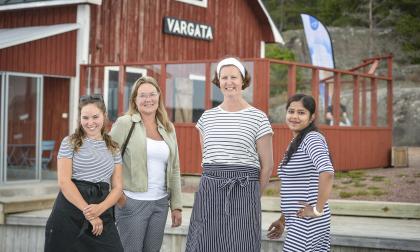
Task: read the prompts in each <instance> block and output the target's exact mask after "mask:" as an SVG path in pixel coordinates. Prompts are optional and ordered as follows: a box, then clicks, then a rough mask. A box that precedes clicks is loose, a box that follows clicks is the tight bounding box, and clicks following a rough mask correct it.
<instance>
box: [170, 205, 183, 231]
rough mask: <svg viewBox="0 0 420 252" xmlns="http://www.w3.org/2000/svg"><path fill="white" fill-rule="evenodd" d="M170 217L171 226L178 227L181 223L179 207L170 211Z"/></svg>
mask: <svg viewBox="0 0 420 252" xmlns="http://www.w3.org/2000/svg"><path fill="white" fill-rule="evenodd" d="M171 215H172V216H171V217H172V227H179V226H180V225H181V223H182V213H181V210H179V209H174V210H172V212H171Z"/></svg>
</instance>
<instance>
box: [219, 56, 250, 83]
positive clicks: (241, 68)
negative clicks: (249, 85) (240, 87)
mask: <svg viewBox="0 0 420 252" xmlns="http://www.w3.org/2000/svg"><path fill="white" fill-rule="evenodd" d="M228 65H234V66H236V67H237V68H238V69H239V71H240V72H241V74H242V78H245V67H244V65H242V63H241V62H239V60H237V59H235V58H226V59H224V60H222V61H220V62H219V64H217V68H216V73H217V77H219V78H220V69H222V67H224V66H228Z"/></svg>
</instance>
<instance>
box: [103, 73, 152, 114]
mask: <svg viewBox="0 0 420 252" xmlns="http://www.w3.org/2000/svg"><path fill="white" fill-rule="evenodd" d="M119 70H120V68H119V67H117V66H112V67H105V79H104V102H105V104H106V107H107V110H108V118H109V120H111V121H115V120H116V119H117V117H118V77H119ZM146 74H147V70H146V69H144V68H135V67H127V68H126V76H125V84H124V109H123V111H127V109H128V102H129V100H130V94H131V88H132V86H133V84H134V82H135V81H136V80H137V79H138V78H140V77H142V76H145V75H146Z"/></svg>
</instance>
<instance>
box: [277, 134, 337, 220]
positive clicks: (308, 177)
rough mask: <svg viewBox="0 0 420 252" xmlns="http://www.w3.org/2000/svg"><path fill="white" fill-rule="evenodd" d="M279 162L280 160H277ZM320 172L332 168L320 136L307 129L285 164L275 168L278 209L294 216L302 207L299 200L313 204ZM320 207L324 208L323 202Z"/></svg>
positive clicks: (326, 148)
mask: <svg viewBox="0 0 420 252" xmlns="http://www.w3.org/2000/svg"><path fill="white" fill-rule="evenodd" d="M280 164H281V163H280ZM321 172H332V173H333V172H334V168H333V166H332V164H331V160H330V157H329V152H328V146H327V143H326V141H325V138H324V136H323V135H322V134H321V133H319V132H315V131H312V132H309V133H308V134H307V135H306V136H305V138H304V139H303V141H302V143H301V144H300V146H299V148H298V150H297V151H296V152H295V153H294V154H293V155H292V157H291V158H290V160H289V162H288V163H287V165H284V166H283V167H280V166H279V168H278V170H277V174H278V176H279V177H280V178H281V190H280V195H281V209H282V212H283V213H284V214H285V216H286V217H287V216H291V215H293V216H295V215H296V212H297V211H298V210H299V209H300V208H302V205H300V204H299V201H304V202H307V203H309V204H310V205H311V206H314V205H315V204H316V202H317V198H318V182H319V174H320V173H321ZM324 211H326V212H328V211H329V209H328V205H327V204H325V206H324Z"/></svg>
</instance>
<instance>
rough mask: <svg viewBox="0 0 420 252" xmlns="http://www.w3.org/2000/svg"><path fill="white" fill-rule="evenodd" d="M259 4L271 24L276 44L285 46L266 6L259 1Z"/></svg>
mask: <svg viewBox="0 0 420 252" xmlns="http://www.w3.org/2000/svg"><path fill="white" fill-rule="evenodd" d="M258 4H259V5H260V6H261V9H262V10H263V12H264V14H265V15H266V16H267V19H268V23H269V24H270V28H271V31H272V32H273V37H274V42H276V43H280V44H282V45H284V44H285V43H284V40H283V37H282V36H281V34H280V31H279V30H278V29H277V27H276V25H275V24H274V22H273V20H272V19H271V17H270V14H269V13H268V11H267V9H266V8H265V6H264V4H263V3H262V2H261V0H258Z"/></svg>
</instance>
